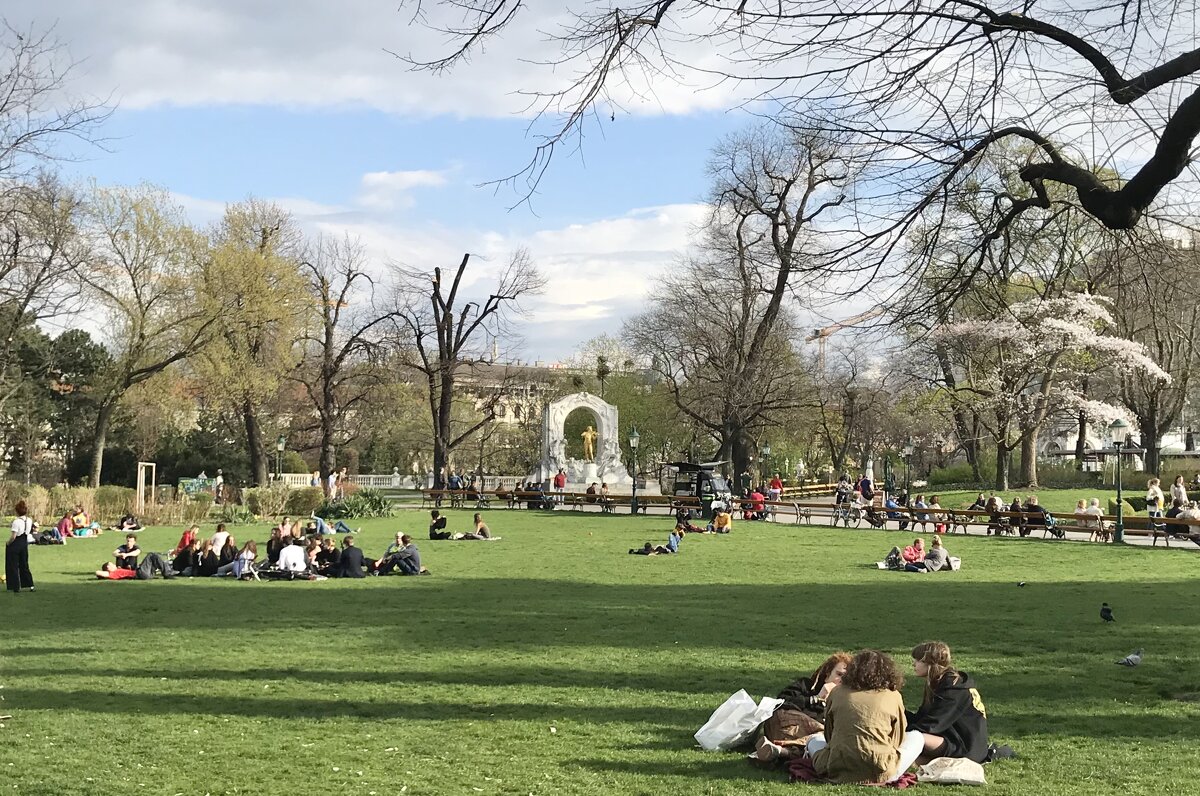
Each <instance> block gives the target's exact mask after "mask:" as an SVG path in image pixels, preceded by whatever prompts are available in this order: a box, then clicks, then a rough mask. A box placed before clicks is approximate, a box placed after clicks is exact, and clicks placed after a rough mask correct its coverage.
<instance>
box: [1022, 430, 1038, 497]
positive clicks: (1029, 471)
mask: <svg viewBox="0 0 1200 796" xmlns="http://www.w3.org/2000/svg"><path fill="white" fill-rule="evenodd" d="M1040 431H1041V426H1034V427H1033V428H1031V429H1028V430H1027V431H1025V432H1024V433H1023V434H1021V483H1022V484H1024V485H1026V486H1030V487H1036V486H1037V441H1038V436H1039V432H1040Z"/></svg>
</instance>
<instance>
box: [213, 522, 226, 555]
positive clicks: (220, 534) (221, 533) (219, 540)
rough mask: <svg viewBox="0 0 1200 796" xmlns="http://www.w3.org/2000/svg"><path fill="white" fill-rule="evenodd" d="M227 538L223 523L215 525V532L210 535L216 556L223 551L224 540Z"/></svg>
mask: <svg viewBox="0 0 1200 796" xmlns="http://www.w3.org/2000/svg"><path fill="white" fill-rule="evenodd" d="M228 538H229V531H227V530H225V523H223V522H221V523H217V532H216V533H214V534H213V535H212V543H213V544H212V546H213V550H214V551H216V552H217V553H218V554H220V552H221V551H222V550H223V549H225V540H226V539H228Z"/></svg>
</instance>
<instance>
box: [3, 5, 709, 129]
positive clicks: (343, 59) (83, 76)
mask: <svg viewBox="0 0 1200 796" xmlns="http://www.w3.org/2000/svg"><path fill="white" fill-rule="evenodd" d="M26 6H28V8H27V9H21V10H20V11H23V12H24V13H23V14H22V13H19V11H17V10H14V9H6V12H5V13H6V16H7V18H8V21H9V22H11V23H12V24H14V25H17V26H18V27H21V26H24V25H27V24H33V25H35V26H37V27H40V28H45V27H48V26H50V25H52V24H53V25H55V29H56V33H57V35H58V36H59V37H60V38H61V39H62V40H63V41H64V42H65V43H67V44H68V46H69V48H70V51H71V54H72V56H73V57H74V58H75V59H78V60H80V61H82V64H81V69H80V72H79V75H78V76H77V77H78V78H79V80H81V81H82V84H83V87H84V88H85V89H87V90H89V91H90V92H92V93H93V94H96V95H99V96H109V95H110V94H111V95H114V96H115V99H117V100H118V101H119V102H120V104H121V106H122V107H125V108H145V107H151V106H158V105H182V106H196V105H212V104H255V105H269V106H281V107H302V108H314V107H332V106H346V105H350V106H355V105H358V106H365V107H370V108H376V109H380V110H383V111H387V112H392V113H401V114H410V115H419V116H430V115H437V114H450V115H456V116H460V117H490V116H507V115H512V114H521V115H528V114H529V113H530V112H531V109H530V107H529V97H528V95H525V94H523V93H522V92H524V91H527V90H530V89H532V88H534V87H536V88H538V89H542V90H555V89H557V88H562V87H564V86H566V85H567V84H568V82H569V80H570V77H571V70H564V69H559V70H554V69H551V68H549V67H547V66H546V65H545V63H538V62H539V61H541V62H546V61H549V60H552V59H553V58H555V57H557V56H559V55H560V53H559V52H558V51H557V49H556V48H555V45H553V44H552V43H550V42H548V41H547V37H546V35H545V33H544V31H546V30H554V29H556V28H557V26H558V23H559V21H560V20H562V19H565V18H566V10H565V8H564V7H562V6H557V5H548V4H540V5H539V7H537V8H536V9H531V11H536V13H527V14H525V16H524V19H523V22H522V24H521V25H519V26H517V27H514V28H512V29H511V30H509V31H507V32H506V34H505V35H504V36H502V37H500V38H497V39H493V40H490V41H489V43H488V47H487V49H486V51H485V52H482V53H480V54H479V55H478V57H476V58H474V59H472V60H471V61H470V62H466V63H464V64H462V66H461V68H458V69H455V70H453V71H452V72H450V73H449V74H445V75H433V74H429V73H415V72H412V71H410V70H409V69H408V67H407V65H406V64H405V63H404V62H403V61H401V60H399V59H398V58H397V57H396V56H395V55H393V54H392V53H396V54H399V55H408V54H410V53H412V54H413V55H414V57H417V58H433V57H436V56H438V55H442V54H445V53H446V52H447V51H448V50H449V49H450V47H451V44H450V42H449V41H448V40H447V39H446V38H445V37H442V36H438V35H437V34H435V33H432V32H431V31H430V30H429V29H427V28H424V27H421V26H419V25H413V24H410V22H411V20H412V11H411V10H410V9H408V8H403V9H400V8H398V7H397V6H398V4H397V3H394V2H393V3H387V2H378V0H339V2H336V3H331V2H328V0H204V2H201V0H171V2H167V1H166V0H124V1H123V2H121V3H96V2H94V0H42V2H40V3H37V4H34V3H32V2H30V3H26ZM389 51H390V52H389ZM698 55H699V60H701V61H704V60H705V59H707V58H711V57H713V56H712V54H711V53H707V52H705V53H704V54H702V55H700V54H698ZM660 82H661V83H662V85H658V86H654V88H653V90H651V89H650V87H649V86H646V85H629V86H621V85H614V86H613V94H614V95H615V96H617V97H618V98H619V99H620V101H621V104H622V105H623V107H625V108H626V109H627V110H629V111H630V112H633V113H650V114H656V113H664V112H667V113H678V112H684V111H688V110H694V109H698V108H716V107H728V105H729V98H730V91H731V89H730V88H728V87H718V88H716V89H714V90H712V91H699V90H698V89H700V88H702V87H703V86H702V83H701V82H699V81H698V82H696V83H695V84H692V85H684V84H680V83H678V82H677V81H674V80H670V81H660Z"/></svg>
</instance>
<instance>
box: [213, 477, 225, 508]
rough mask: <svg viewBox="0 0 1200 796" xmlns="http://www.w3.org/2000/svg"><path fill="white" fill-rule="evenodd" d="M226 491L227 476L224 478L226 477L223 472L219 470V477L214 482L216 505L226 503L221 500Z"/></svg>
mask: <svg viewBox="0 0 1200 796" xmlns="http://www.w3.org/2000/svg"><path fill="white" fill-rule="evenodd" d="M224 490H225V476H224V475H223V474H222V473H221V471H220V470H217V477H216V480H214V481H213V499H214V502H216V503H223V502H224V501H223V500H222V499H221V496H222V494H224Z"/></svg>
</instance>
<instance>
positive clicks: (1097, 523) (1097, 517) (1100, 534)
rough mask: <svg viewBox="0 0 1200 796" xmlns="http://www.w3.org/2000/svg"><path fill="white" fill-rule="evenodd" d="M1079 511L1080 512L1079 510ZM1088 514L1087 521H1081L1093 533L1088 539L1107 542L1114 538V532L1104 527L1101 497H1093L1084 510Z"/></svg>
mask: <svg viewBox="0 0 1200 796" xmlns="http://www.w3.org/2000/svg"><path fill="white" fill-rule="evenodd" d="M1077 513H1078V512H1077ZM1083 513H1084V514H1085V515H1086V516H1087V518H1088V519H1087V521H1086V522H1084V523H1081V524H1082V525H1084V527H1087V528H1090V529H1091V531H1092V532H1091V534H1090V535H1089V536H1088V541H1089V542H1090V541H1092V540H1093V539H1095V540H1096V541H1098V542H1107V541H1111V540H1112V534H1111V533H1109V531H1108V529H1107V528H1105V527H1104V520H1102V519H1101V517H1103V516H1104V510H1103V509H1101V508H1100V498H1092V500H1091V502H1090V503H1088V507H1087V508H1086V509H1084V510H1083Z"/></svg>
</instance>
